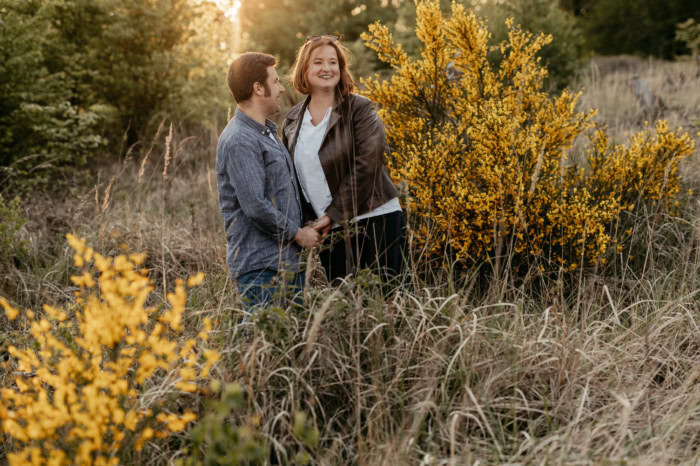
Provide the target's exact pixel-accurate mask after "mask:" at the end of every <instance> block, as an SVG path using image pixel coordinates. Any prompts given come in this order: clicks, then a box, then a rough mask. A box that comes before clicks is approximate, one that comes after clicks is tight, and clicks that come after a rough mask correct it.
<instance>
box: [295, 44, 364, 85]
mask: <svg viewBox="0 0 700 466" xmlns="http://www.w3.org/2000/svg"><path fill="white" fill-rule="evenodd" d="M324 45H330V46H331V47H333V48H334V49H335V51H336V53H337V54H338V68H339V69H340V81H339V82H338V88H339V89H340V93H341V94H342V95H348V94H350V93H351V92H352V91H353V90H355V80H354V79H353V78H352V75H351V74H350V71H349V70H348V57H350V51H349V50H348V49H347V48H346V47H344V46H342V45H341V44H339V43H338V41H337V40H336V39H335V38H333V37H321V38H319V39H316V40H307V41H306V42H304V45H302V46H301V47H299V50H297V58H296V60H294V66H292V72H291V73H290V78H291V80H292V83H293V84H294V89H296V90H297V92H299V93H300V94H306V95H309V94H311V86H309V81H308V80H307V79H306V75H307V74H308V69H309V61H310V60H311V53H312V52H313V51H314V50H316V49H317V48H319V47H323V46H324Z"/></svg>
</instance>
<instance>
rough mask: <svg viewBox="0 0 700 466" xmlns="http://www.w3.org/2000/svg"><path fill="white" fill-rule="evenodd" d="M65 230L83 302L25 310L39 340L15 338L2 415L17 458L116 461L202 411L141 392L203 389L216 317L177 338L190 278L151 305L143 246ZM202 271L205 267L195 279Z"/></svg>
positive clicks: (12, 458)
mask: <svg viewBox="0 0 700 466" xmlns="http://www.w3.org/2000/svg"><path fill="white" fill-rule="evenodd" d="M67 238H68V242H69V243H70V245H71V247H72V248H73V249H74V250H75V256H74V257H73V259H74V262H75V265H76V266H77V267H79V268H80V269H82V273H81V274H80V275H77V276H74V277H72V280H73V282H74V283H75V284H76V285H77V286H79V287H80V291H78V292H76V302H77V306H73V307H68V308H66V309H57V308H54V307H52V306H47V305H45V306H44V316H42V317H40V316H38V315H36V314H35V313H33V312H32V311H26V314H27V316H26V317H27V318H28V320H29V321H32V322H31V326H30V333H31V335H32V340H33V341H32V344H31V345H29V347H27V348H24V349H19V348H16V347H14V346H10V347H9V353H10V355H11V356H12V358H13V359H12V361H11V362H8V363H5V364H6V368H9V367H10V364H16V367H15V370H14V372H13V375H12V377H11V381H10V385H9V386H8V388H2V389H1V390H0V421H2V432H3V433H4V435H5V436H6V439H8V440H11V443H6V445H12V448H11V451H9V452H8V453H7V458H8V461H9V463H10V464H27V463H30V464H56V465H60V464H118V463H119V462H120V460H119V455H120V454H122V453H123V452H124V451H139V450H141V449H142V447H143V445H144V443H145V442H147V441H149V440H150V439H152V438H154V437H156V438H163V437H167V436H168V435H169V432H177V431H181V430H183V429H185V427H186V425H187V424H188V423H190V422H192V421H194V420H195V419H196V414H194V413H192V412H185V413H183V414H172V413H168V412H167V406H166V405H165V403H164V402H162V401H159V400H157V399H156V400H155V401H154V400H153V399H149V400H145V399H143V397H142V394H143V393H144V390H145V389H146V387H148V386H153V385H155V384H158V383H160V386H159V387H158V388H159V389H160V390H163V391H164V392H168V393H171V394H172V393H177V392H195V391H196V390H197V389H198V386H197V381H198V380H200V379H201V378H204V377H206V376H207V375H208V373H209V371H210V370H211V367H212V365H213V364H214V363H215V362H216V361H217V360H218V359H219V354H218V353H217V352H216V351H212V350H208V349H205V348H203V344H204V343H205V342H206V341H207V339H208V333H209V331H210V330H211V322H210V321H209V320H207V319H205V320H204V329H203V330H202V331H201V332H200V333H199V334H198V337H197V339H190V340H186V341H181V340H178V338H177V337H178V336H179V335H180V334H181V332H182V330H183V325H182V315H183V313H184V311H185V304H186V292H185V284H184V282H183V281H182V280H179V281H178V283H177V286H176V288H175V292H174V293H169V294H168V296H167V298H168V301H169V303H170V306H169V309H168V310H166V311H165V312H159V311H157V310H156V309H155V308H152V307H145V305H146V300H147V298H148V296H149V294H150V293H151V292H152V291H153V285H152V282H151V280H150V279H149V278H148V274H147V272H146V271H145V270H143V269H139V268H138V266H139V265H140V264H141V263H142V262H143V261H144V259H145V255H143V254H131V255H128V256H124V255H121V256H118V257H115V258H109V257H103V256H102V255H100V254H98V253H97V252H95V251H94V250H93V249H92V248H90V247H88V246H87V245H86V242H85V240H84V239H83V240H79V239H78V238H76V237H74V236H72V235H67ZM203 279H204V274H201V273H200V274H198V275H196V276H194V277H192V278H190V279H189V280H188V283H187V285H188V286H190V287H191V286H196V285H197V284H199V283H201V282H202V281H203ZM0 306H2V307H3V308H4V310H5V313H6V314H7V316H8V318H9V319H11V320H14V319H16V318H17V317H18V316H19V315H20V313H19V312H18V311H17V310H16V309H14V308H13V307H12V306H11V305H10V304H9V303H8V302H7V300H5V299H0ZM37 314H38V313H37ZM71 330H73V331H71ZM198 340H199V341H198Z"/></svg>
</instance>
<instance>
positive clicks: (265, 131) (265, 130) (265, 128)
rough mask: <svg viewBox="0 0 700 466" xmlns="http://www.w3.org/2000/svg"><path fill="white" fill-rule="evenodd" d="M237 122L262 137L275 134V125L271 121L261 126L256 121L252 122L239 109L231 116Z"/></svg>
mask: <svg viewBox="0 0 700 466" xmlns="http://www.w3.org/2000/svg"><path fill="white" fill-rule="evenodd" d="M233 117H234V118H235V119H236V121H237V122H239V123H242V124H244V125H246V126H248V127H250V128H252V129H254V130H255V131H257V132H258V133H260V134H261V135H263V136H269V135H270V134H277V125H276V124H275V123H274V122H273V121H271V120H265V124H264V125H261V124H260V123H258V122H257V121H255V120H253V119H252V118H251V117H249V116H248V115H247V114H246V113H245V112H244V111H243V110H241V109H240V108H237V109H236V114H235V115H234V116H233Z"/></svg>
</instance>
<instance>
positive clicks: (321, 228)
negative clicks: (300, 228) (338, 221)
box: [311, 215, 333, 238]
mask: <svg viewBox="0 0 700 466" xmlns="http://www.w3.org/2000/svg"><path fill="white" fill-rule="evenodd" d="M331 223H333V222H332V221H331V218H330V217H329V216H328V215H324V216H323V217H321V218H319V219H318V220H316V221H315V222H314V223H313V224H312V225H311V227H312V228H313V229H314V230H316V231H318V232H319V233H320V234H321V238H323V237H324V236H326V235H327V234H328V232H329V231H330V229H331Z"/></svg>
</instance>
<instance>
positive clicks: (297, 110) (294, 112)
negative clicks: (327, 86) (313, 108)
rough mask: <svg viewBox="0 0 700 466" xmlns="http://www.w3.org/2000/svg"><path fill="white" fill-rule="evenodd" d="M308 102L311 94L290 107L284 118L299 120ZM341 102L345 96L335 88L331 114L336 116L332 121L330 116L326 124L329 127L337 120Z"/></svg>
mask: <svg viewBox="0 0 700 466" xmlns="http://www.w3.org/2000/svg"><path fill="white" fill-rule="evenodd" d="M309 102H311V95H307V96H306V99H304V101H303V102H302V103H300V104H297V105H295V106H294V107H292V109H291V110H289V113H287V116H286V117H285V118H286V119H287V120H299V121H301V118H303V116H304V112H306V108H307V107H308V106H309ZM343 102H345V97H344V96H343V94H341V93H340V91H338V90H337V89H336V92H335V97H334V101H333V114H334V115H337V118H336V119H335V121H334V120H333V117H332V116H331V122H330V124H329V125H328V126H329V127H330V126H333V124H335V122H337V121H338V118H340V106H341V105H342V103H343Z"/></svg>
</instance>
